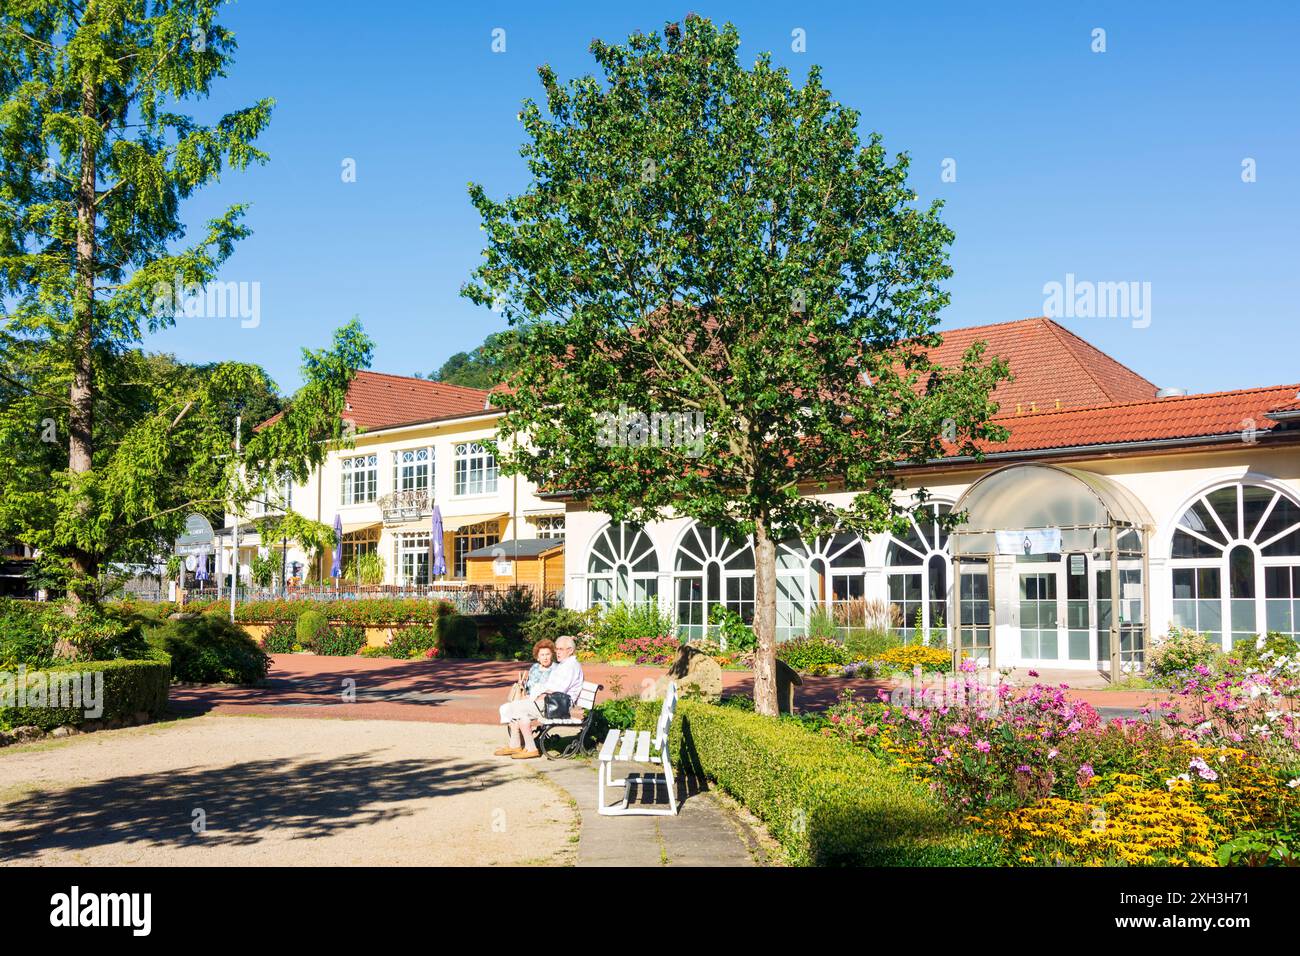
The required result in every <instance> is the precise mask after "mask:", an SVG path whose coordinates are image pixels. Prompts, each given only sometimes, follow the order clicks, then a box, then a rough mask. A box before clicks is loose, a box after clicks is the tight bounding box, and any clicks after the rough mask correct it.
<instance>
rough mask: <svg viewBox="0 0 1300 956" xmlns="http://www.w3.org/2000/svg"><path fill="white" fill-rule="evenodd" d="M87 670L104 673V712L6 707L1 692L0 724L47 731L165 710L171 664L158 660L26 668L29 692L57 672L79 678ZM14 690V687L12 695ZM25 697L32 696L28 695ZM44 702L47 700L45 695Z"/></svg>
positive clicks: (93, 662)
mask: <svg viewBox="0 0 1300 956" xmlns="http://www.w3.org/2000/svg"><path fill="white" fill-rule="evenodd" d="M87 671H90V672H95V671H99V672H101V673H103V675H104V677H103V706H104V711H103V713H102V714H101V715H100V716H99V717H97V718H95V717H87V716H86V714H85V708H84V707H82V708H75V707H48V706H45V707H17V706H14V707H8V706H4V704H6V703H8V701H7V700H5V699H3V695H0V727H23V726H28V725H31V726H36V727H40V728H41V729H42V730H47V731H48V730H53V729H54V728H55V727H62V726H64V725H65V724H71V725H73V726H80V725H81V724H82V723H84V722H85V721H86V720H96V719H100V720H103V719H120V718H123V717H132V716H134V715H135V714H137V713H140V712H141V711H144V712H146V713H148V714H149V715H150V716H151V717H161V716H162V715H163V714H164V713H165V712H166V710H167V687H168V685H169V684H170V683H171V666H170V665H169V664H168V663H167V662H166V661H161V660H141V661H127V660H114V661H86V662H83V663H79V664H63V665H60V666H58V667H52V668H49V669H48V670H45V671H28V672H27V678H26V679H27V689H28V694H29V695H30V694H31V693H32V689H33V688H34V687H36V686H38V685H39V686H40V687H42V688H48V686H49V683H50V681H51V679H52V678H54V677H56V675H57V676H58V677H60V678H61V679H63V680H67V679H68V676H69V675H76V676H77V677H80V675H82V674H84V673H85V672H87ZM16 690H17V689H16V688H15V696H16ZM28 699H29V700H30V699H31V698H30V696H29V698H28ZM46 702H47V703H48V702H49V698H48V697H46Z"/></svg>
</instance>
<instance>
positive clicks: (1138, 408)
mask: <svg viewBox="0 0 1300 956" xmlns="http://www.w3.org/2000/svg"><path fill="white" fill-rule="evenodd" d="M1297 388H1300V386H1296V385H1276V386H1272V387H1270V388H1247V389H1240V390H1237V391H1231V392H1207V393H1205V394H1202V395H1180V396H1171V397H1169V398H1157V399H1150V400H1147V401H1142V402H1122V403H1113V404H1106V405H1096V406H1093V407H1090V408H1069V409H1062V410H1060V411H1046V412H1037V413H1034V414H1024V415H999V416H998V417H997V419H996V421H997V423H998V424H999V425H1002V426H1003V427H1004V428H1006V429H1008V430H1009V431H1010V432H1011V437H1010V438H1009V439H1008V440H1007V441H1006V442H1005V443H999V444H993V443H989V444H988V445H986V446H985V449H984V450H985V451H986V452H987V453H990V454H998V453H1008V452H1033V451H1044V450H1047V449H1052V448H1075V447H1079V446H1088V445H1112V444H1124V443H1129V442H1147V441H1160V440H1171V439H1172V440H1180V439H1181V440H1188V439H1197V438H1214V437H1221V436H1224V435H1242V436H1243V437H1245V436H1247V435H1248V434H1249V435H1250V437H1258V436H1260V435H1265V434H1268V433H1269V432H1270V431H1272V430H1274V429H1276V428H1277V423H1276V422H1274V421H1272V420H1271V419H1269V418H1267V417H1266V416H1267V414H1268V413H1269V412H1271V411H1276V410H1278V409H1279V408H1283V407H1286V406H1287V405H1292V404H1295V403H1296V393H1297ZM1252 430H1253V431H1252Z"/></svg>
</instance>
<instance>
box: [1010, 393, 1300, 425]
mask: <svg viewBox="0 0 1300 956" xmlns="http://www.w3.org/2000/svg"><path fill="white" fill-rule="evenodd" d="M1290 389H1300V384H1296V385H1256V386H1254V387H1252V388H1229V389H1224V390H1222V391H1218V392H1196V393H1195V394H1191V395H1166V396H1165V397H1164V398H1143V399H1138V400H1136V401H1131V402H1102V403H1100V404H1097V405H1075V406H1072V407H1068V408H1050V409H1047V410H1046V411H1042V412H1031V413H1029V414H1027V415H1017V414H1014V413H1008V414H1006V415H995V416H993V420H994V421H997V420H1000V419H1020V420H1022V421H1024V420H1028V419H1030V418H1035V419H1038V418H1046V417H1047V416H1049V415H1069V414H1076V413H1078V412H1094V411H1106V410H1109V409H1114V408H1135V407H1137V406H1139V405H1173V404H1177V403H1179V402H1185V401H1191V400H1195V399H1204V398H1218V397H1222V396H1225V395H1234V396H1235V395H1250V394H1252V393H1255V392H1277V391H1282V390H1290Z"/></svg>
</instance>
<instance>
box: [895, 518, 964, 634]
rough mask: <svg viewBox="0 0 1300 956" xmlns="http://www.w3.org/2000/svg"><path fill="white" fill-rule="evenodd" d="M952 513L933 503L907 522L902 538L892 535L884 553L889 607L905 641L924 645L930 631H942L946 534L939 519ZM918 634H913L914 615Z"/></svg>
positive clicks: (946, 566)
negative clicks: (898, 620) (895, 613)
mask: <svg viewBox="0 0 1300 956" xmlns="http://www.w3.org/2000/svg"><path fill="white" fill-rule="evenodd" d="M950 511H952V506H951V505H946V504H939V503H937V502H935V503H931V504H928V505H926V506H925V508H924V509H923V510H921V511H920V512H919V517H918V515H912V516H911V517H910V518H909V519H908V527H907V530H906V532H905V533H904V534H903V535H902V536H897V535H892V536H890V539H889V549H888V550H887V551H886V552H885V573H886V576H887V577H888V580H889V603H890V604H892V605H893V606H894V607H896V608H898V613H899V615H900V617H901V619H902V625H901V627H900V629H899V633H900V634H901V635H902V636H903V639H904V640H906V641H913V640H915V641H921V642H924V641H925V640H926V638H927V637H928V636H929V633H930V631H931V630H935V629H944V628H946V622H947V620H948V613H947V607H948V605H947V601H948V569H949V563H950V562H949V559H948V532H947V531H945V530H944V529H943V528H942V527H941V526H940V525H939V522H938V520H937V519H938V516H939V515H945V514H947V513H948V512H950ZM918 614H919V615H920V619H921V631H920V633H919V634H918V633H916V623H917V615H918Z"/></svg>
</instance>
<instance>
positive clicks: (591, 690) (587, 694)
mask: <svg viewBox="0 0 1300 956" xmlns="http://www.w3.org/2000/svg"><path fill="white" fill-rule="evenodd" d="M602 687H604V685H603V684H594V683H592V682H591V681H589V680H585V681H583V682H582V690H581V691H580V692H579V693H578V700H577V702H576V703H575V704H574V706H575V707H577V708H579V709H580V710H591V705H592V704H594V703H596V694H597V692H599V691H600V689H601V688H602Z"/></svg>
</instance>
